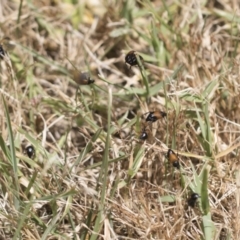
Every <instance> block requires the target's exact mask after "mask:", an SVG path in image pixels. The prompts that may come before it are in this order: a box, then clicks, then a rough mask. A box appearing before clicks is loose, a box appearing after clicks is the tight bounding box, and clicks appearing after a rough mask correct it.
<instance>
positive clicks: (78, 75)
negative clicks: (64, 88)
mask: <svg viewBox="0 0 240 240" xmlns="http://www.w3.org/2000/svg"><path fill="white" fill-rule="evenodd" d="M73 80H74V81H75V82H76V83H77V84H79V85H89V84H92V83H94V82H95V80H93V79H91V78H90V74H89V73H88V72H79V71H77V70H76V71H74V72H73Z"/></svg>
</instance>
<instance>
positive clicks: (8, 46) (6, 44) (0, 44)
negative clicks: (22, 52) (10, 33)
mask: <svg viewBox="0 0 240 240" xmlns="http://www.w3.org/2000/svg"><path fill="white" fill-rule="evenodd" d="M14 47H15V44H14V43H13V42H12V41H11V39H10V38H9V37H4V38H2V39H1V40H0V58H1V59H3V57H4V56H5V55H6V52H7V51H10V50H12V49H14Z"/></svg>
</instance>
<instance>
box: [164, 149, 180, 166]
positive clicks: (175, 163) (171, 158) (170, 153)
mask: <svg viewBox="0 0 240 240" xmlns="http://www.w3.org/2000/svg"><path fill="white" fill-rule="evenodd" d="M167 159H168V161H169V162H170V163H172V165H173V166H174V167H175V168H177V169H180V164H179V159H178V156H177V154H176V153H175V152H174V151H173V150H172V149H168V152H167Z"/></svg>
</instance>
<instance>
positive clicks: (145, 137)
mask: <svg viewBox="0 0 240 240" xmlns="http://www.w3.org/2000/svg"><path fill="white" fill-rule="evenodd" d="M139 139H141V140H147V139H148V133H147V132H146V129H143V131H142V133H141V135H140V137H139Z"/></svg>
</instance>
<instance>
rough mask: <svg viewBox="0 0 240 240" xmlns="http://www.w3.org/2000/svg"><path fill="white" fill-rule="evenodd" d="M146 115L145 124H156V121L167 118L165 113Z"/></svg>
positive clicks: (155, 112)
mask: <svg viewBox="0 0 240 240" xmlns="http://www.w3.org/2000/svg"><path fill="white" fill-rule="evenodd" d="M146 114H148V115H147V118H146V122H156V121H157V120H159V119H161V118H164V117H166V116H167V113H165V112H163V111H153V112H149V113H146Z"/></svg>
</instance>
